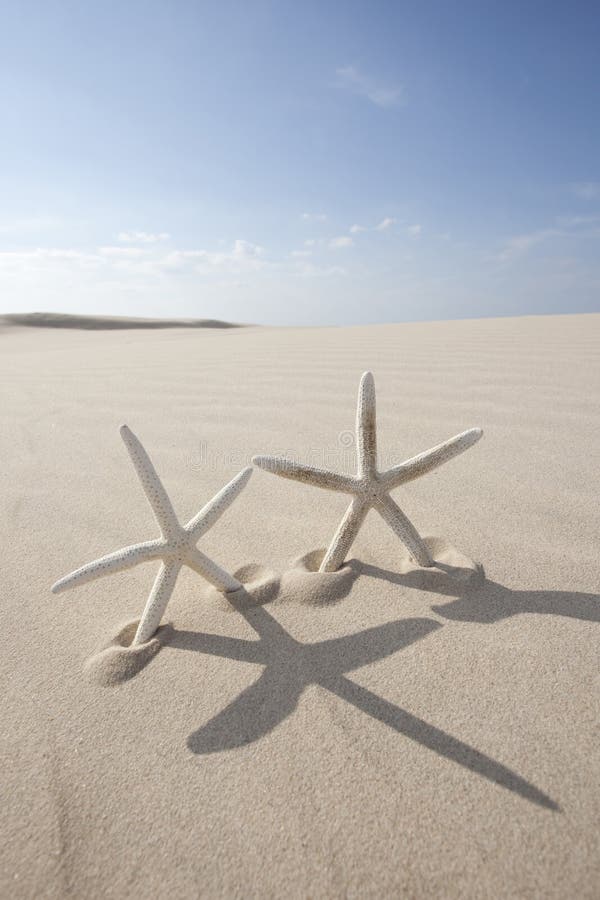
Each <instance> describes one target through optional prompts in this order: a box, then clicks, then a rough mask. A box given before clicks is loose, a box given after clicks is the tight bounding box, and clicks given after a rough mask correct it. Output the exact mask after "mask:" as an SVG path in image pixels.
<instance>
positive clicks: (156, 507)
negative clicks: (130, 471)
mask: <svg viewBox="0 0 600 900" xmlns="http://www.w3.org/2000/svg"><path fill="white" fill-rule="evenodd" d="M121 437H122V438H123V441H124V442H125V446H126V447H127V450H128V452H129V455H130V457H131V461H132V463H133V465H134V467H135V471H136V472H137V475H138V478H139V479H140V483H141V485H142V488H143V490H144V493H145V495H146V497H147V498H148V502H149V504H150V506H151V507H152V512H153V513H154V518H155V519H156V521H157V522H158V524H159V526H160V530H161V531H162V533H163V535H164V536H165V537H166V536H167V535H170V534H173V532H177V531H178V530H179V522H178V521H177V516H176V515H175V511H174V509H173V506H172V505H171V501H170V500H169V497H168V495H167V492H166V491H165V489H164V487H163V485H162V482H161V480H160V478H159V477H158V475H157V473H156V469H155V468H154V466H153V465H152V463H151V461H150V457H149V456H148V454H147V453H146V451H145V450H144V448H143V447H142V444H141V443H140V441H139V440H138V438H137V437H136V436H135V434H134V433H133V431H131V430H130V429H129V428H128V427H127V425H123V426H122V427H121Z"/></svg>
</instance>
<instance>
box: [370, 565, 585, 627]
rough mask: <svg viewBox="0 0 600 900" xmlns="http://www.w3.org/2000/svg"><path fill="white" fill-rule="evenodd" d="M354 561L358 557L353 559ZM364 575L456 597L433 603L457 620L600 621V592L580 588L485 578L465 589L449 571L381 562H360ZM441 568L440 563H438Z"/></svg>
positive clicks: (437, 610) (439, 613) (488, 621)
mask: <svg viewBox="0 0 600 900" xmlns="http://www.w3.org/2000/svg"><path fill="white" fill-rule="evenodd" d="M352 562H353V563H354V561H352ZM356 565H357V566H358V567H359V569H360V571H361V572H362V574H363V575H368V576H370V577H371V578H378V579H381V580H383V581H389V582H391V583H392V584H398V585H402V586H403V587H409V588H416V589H417V590H420V591H426V592H429V593H435V594H442V595H446V596H449V597H454V598H455V599H453V600H451V601H450V602H448V603H444V604H442V605H436V606H432V607H431V608H432V610H433V611H434V612H436V613H437V614H438V615H440V616H443V617H444V618H446V619H452V620H453V621H457V622H477V623H479V624H483V625H486V624H491V623H493V622H500V621H502V619H508V618H510V617H511V616H516V615H519V614H520V613H537V614H538V615H549V616H566V617H567V618H570V619H580V620H582V621H584V622H600V594H586V593H582V592H580V591H544V590H541V591H540V590H538V591H531V590H530V591H516V590H512V589H511V588H507V587H505V586H504V585H502V584H499V583H498V582H496V581H490V580H488V579H483V580H482V581H481V583H479V584H478V585H477V586H476V587H473V588H469V587H467V588H466V589H465V587H464V586H461V584H460V582H458V581H456V580H455V579H453V578H452V576H451V575H450V574H449V573H447V572H443V571H442V572H439V571H436V570H435V569H428V570H424V571H422V572H421V571H415V572H408V573H406V574H404V575H400V574H398V573H396V572H391V571H389V570H388V569H381V568H379V566H371V565H367V564H365V563H358V564H356ZM436 566H437V567H438V568H440V564H439V563H436Z"/></svg>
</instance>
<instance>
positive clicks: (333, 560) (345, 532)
mask: <svg viewBox="0 0 600 900" xmlns="http://www.w3.org/2000/svg"><path fill="white" fill-rule="evenodd" d="M367 510H368V505H367V504H366V503H364V501H362V500H360V499H359V498H358V497H355V498H354V500H353V501H352V503H351V504H350V506H349V507H348V509H347V510H346V513H345V515H344V518H343V519H342V521H341V522H340V526H339V528H338V530H337V531H336V533H335V534H334V536H333V540H332V541H331V544H330V545H329V549H328V550H327V553H326V554H325V556H324V557H323V562H322V563H321V566H320V568H319V572H335V571H336V569H339V567H340V566H341V565H342V563H343V562H344V560H345V558H346V554H347V553H348V551H349V549H350V547H351V546H352V543H353V541H354V538H355V537H356V535H357V532H358V529H359V528H360V526H361V525H362V523H363V520H364V518H365V516H366V514H367Z"/></svg>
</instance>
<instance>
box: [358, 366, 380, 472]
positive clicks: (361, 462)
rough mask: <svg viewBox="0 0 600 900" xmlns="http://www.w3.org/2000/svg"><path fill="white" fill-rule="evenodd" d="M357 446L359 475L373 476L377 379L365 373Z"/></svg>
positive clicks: (375, 455)
mask: <svg viewBox="0 0 600 900" xmlns="http://www.w3.org/2000/svg"><path fill="white" fill-rule="evenodd" d="M356 446H357V451H358V474H359V475H369V474H373V473H374V472H375V471H376V469H377V416H376V404H375V379H374V378H373V375H372V374H371V372H365V373H364V375H363V376H362V378H361V379H360V385H359V388H358V403H357V406H356Z"/></svg>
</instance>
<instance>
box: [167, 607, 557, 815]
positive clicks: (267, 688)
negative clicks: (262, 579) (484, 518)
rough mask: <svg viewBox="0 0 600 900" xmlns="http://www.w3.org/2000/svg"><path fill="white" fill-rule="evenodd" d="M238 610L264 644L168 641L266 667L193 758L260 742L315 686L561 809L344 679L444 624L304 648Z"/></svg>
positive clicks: (258, 611)
mask: <svg viewBox="0 0 600 900" xmlns="http://www.w3.org/2000/svg"><path fill="white" fill-rule="evenodd" d="M234 605H235V606H236V608H237V609H238V610H239V612H240V613H241V614H242V615H243V616H244V618H245V619H246V621H247V622H248V623H249V624H250V625H251V626H252V628H253V629H254V631H255V632H256V633H257V634H258V638H259V639H258V640H251V641H248V640H239V639H237V638H229V637H222V636H220V635H214V634H199V633H195V632H191V631H178V630H176V629H174V630H173V632H172V633H171V634H170V635H169V637H168V640H167V642H166V646H167V647H171V648H173V649H178V650H188V651H194V652H197V653H207V654H210V655H214V656H221V657H225V658H227V659H235V660H243V661H245V662H252V663H258V664H261V665H263V666H264V670H263V672H262V674H261V675H260V676H259V678H258V679H257V680H256V681H255V682H254V683H253V684H252V685H251V686H250V687H248V688H246V689H245V690H244V691H242V693H241V694H240V695H239V696H238V697H237V698H236V699H235V700H234V701H233V702H232V703H230V704H229V705H228V706H226V707H225V708H224V709H223V710H222V711H221V712H220V713H218V714H217V715H216V716H214V717H213V718H212V719H211V720H210V721H208V722H207V723H206V724H205V725H203V726H202V727H201V728H199V729H198V730H197V731H195V732H194V733H193V734H191V735H190V736H189V738H188V741H187V744H188V747H189V749H190V750H191V751H192V753H196V754H208V753H217V752H220V751H224V750H230V749H233V748H236V747H242V746H244V745H246V744H249V743H251V742H253V741H257V740H259V739H260V738H262V737H263V736H265V735H266V734H268V733H269V732H271V731H272V730H273V729H274V728H275V727H276V726H277V725H279V724H280V723H281V722H283V721H284V720H285V718H286V717H287V716H289V715H291V713H292V712H293V711H294V710H295V708H296V706H297V704H298V701H299V699H300V696H301V695H302V692H303V691H304V689H305V688H307V687H308V686H309V685H315V684H316V685H319V686H320V687H322V688H324V689H325V690H327V691H330V692H331V693H332V694H335V695H336V696H337V697H340V698H341V699H342V700H345V701H347V702H348V703H350V704H352V705H353V706H355V707H356V708H357V709H359V710H361V712H363V713H365V714H366V715H368V716H370V717H371V718H372V719H376V720H377V721H379V722H381V723H383V724H384V725H387V726H388V727H389V728H392V729H393V730H394V731H396V732H398V734H401V735H403V736H404V737H407V738H409V739H410V740H412V741H415V742H416V743H418V744H421V746H423V747H426V748H427V749H429V750H431V751H433V752H434V753H437V754H438V755H439V756H442V757H445V758H446V759H449V760H451V761H452V762H455V763H457V764H458V765H460V766H463V767H464V768H466V769H469V770H470V771H472V772H474V773H476V774H477V775H480V776H481V777H483V778H486V779H487V780H488V781H491V782H493V783H495V784H499V785H501V786H502V787H503V788H506V789H507V790H509V791H512V792H513V793H515V794H518V795H519V796H520V797H523V798H524V799H525V800H528V801H530V802H532V803H535V804H537V805H538V806H542V807H544V808H546V809H551V810H557V809H558V808H559V807H558V805H557V804H556V803H555V802H554V801H553V800H552V799H551V798H550V797H548V796H546V794H544V793H543V792H542V791H541V790H539V788H537V787H535V785H533V784H531V783H530V782H528V781H526V780H525V779H524V778H522V777H521V776H520V775H517V774H516V773H515V772H513V771H511V770H510V769H509V768H508V767H506V766H504V765H502V764H501V763H499V762H496V761H495V760H494V759H492V758H491V757H489V756H486V755H485V754H484V753H481V752H480V751H479V750H477V749H475V748H474V747H471V746H470V745H469V744H467V743H465V742H463V741H461V740H458V739H457V738H455V737H452V735H450V734H448V733H446V732H445V731H443V730H442V729H441V728H436V727H435V726H434V725H430V724H429V723H428V722H426V721H424V720H423V719H421V718H419V717H418V716H415V715H413V714H412V713H409V712H407V711H406V710H403V709H401V708H400V707H398V706H396V705H395V704H393V703H390V702H389V701H388V700H384V699H383V698H381V697H379V696H377V695H376V694H374V693H373V692H372V691H370V690H368V689H367V688H364V687H362V686H361V685H359V684H356V682H354V681H351V680H350V679H349V678H347V677H346V674H347V673H348V672H351V671H353V670H355V669H358V668H360V667H362V666H365V665H368V664H369V663H373V662H376V661H378V660H381V659H384V658H386V657H388V656H391V655H392V654H393V653H396V652H397V651H399V650H402V649H403V648H405V647H408V646H410V644H412V643H414V642H415V641H418V640H421V639H422V638H425V637H426V636H427V635H429V634H431V633H432V632H434V631H436V630H437V629H438V628H441V627H443V626H442V625H441V624H440V623H439V622H436V621H435V620H433V619H426V618H413V619H403V620H399V621H394V622H388V623H387V624H385V625H379V626H376V627H374V628H369V629H366V630H365V631H362V632H358V633H356V634H351V635H348V636H346V637H341V638H334V639H331V640H325V641H320V642H318V643H315V644H304V643H301V642H300V641H297V640H295V639H294V638H292V637H291V635H290V634H288V632H287V631H286V630H285V629H284V628H283V627H282V626H281V625H280V624H279V622H277V620H276V619H275V618H274V617H273V616H272V615H271V614H270V613H269V612H268V611H267V610H266V609H265V608H264V607H261V606H249V605H246V604H245V603H243V602H242V601H241V600H240V598H239V597H238V598H236V599H235V600H234Z"/></svg>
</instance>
